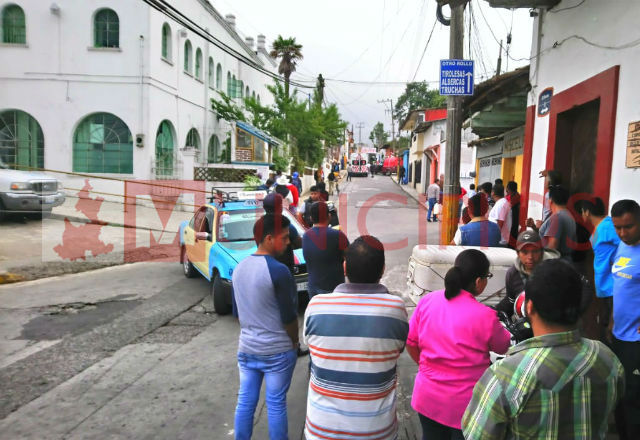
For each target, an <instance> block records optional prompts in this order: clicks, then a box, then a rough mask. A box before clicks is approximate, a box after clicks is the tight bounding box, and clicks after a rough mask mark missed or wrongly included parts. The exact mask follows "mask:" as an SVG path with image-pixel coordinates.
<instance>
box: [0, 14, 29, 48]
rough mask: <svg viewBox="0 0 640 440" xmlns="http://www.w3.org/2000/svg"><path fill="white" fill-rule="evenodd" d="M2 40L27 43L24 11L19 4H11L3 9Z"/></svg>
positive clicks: (10, 42)
mask: <svg viewBox="0 0 640 440" xmlns="http://www.w3.org/2000/svg"><path fill="white" fill-rule="evenodd" d="M2 42H3V43H9V44H27V25H26V24H25V20H24V11H23V10H22V8H21V7H20V6H18V5H9V6H6V7H5V8H4V9H3V10H2Z"/></svg>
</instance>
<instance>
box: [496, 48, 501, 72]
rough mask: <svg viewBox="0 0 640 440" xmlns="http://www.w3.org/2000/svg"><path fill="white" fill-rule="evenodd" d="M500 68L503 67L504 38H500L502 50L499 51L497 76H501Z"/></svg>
mask: <svg viewBox="0 0 640 440" xmlns="http://www.w3.org/2000/svg"><path fill="white" fill-rule="evenodd" d="M500 69H502V40H500V52H498V66H497V68H496V76H500Z"/></svg>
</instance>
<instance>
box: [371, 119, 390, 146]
mask: <svg viewBox="0 0 640 440" xmlns="http://www.w3.org/2000/svg"><path fill="white" fill-rule="evenodd" d="M369 139H370V140H371V142H373V145H374V146H376V147H378V148H380V147H382V146H383V145H384V144H386V143H387V140H388V139H389V135H388V134H387V133H386V132H385V131H384V124H383V123H382V122H378V123H376V125H374V126H373V130H371V133H370V134H369Z"/></svg>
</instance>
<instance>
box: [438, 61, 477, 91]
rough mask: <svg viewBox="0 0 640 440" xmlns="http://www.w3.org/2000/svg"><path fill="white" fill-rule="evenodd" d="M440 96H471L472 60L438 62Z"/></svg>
mask: <svg viewBox="0 0 640 440" xmlns="http://www.w3.org/2000/svg"><path fill="white" fill-rule="evenodd" d="M440 94H441V95H450V96H461V95H473V60H440Z"/></svg>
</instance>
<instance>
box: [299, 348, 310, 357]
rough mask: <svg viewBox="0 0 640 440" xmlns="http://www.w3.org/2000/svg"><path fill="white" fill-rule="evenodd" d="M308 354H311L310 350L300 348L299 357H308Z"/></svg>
mask: <svg viewBox="0 0 640 440" xmlns="http://www.w3.org/2000/svg"><path fill="white" fill-rule="evenodd" d="M308 354H309V349H308V348H301V347H298V357H302V356H306V355H308Z"/></svg>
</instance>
